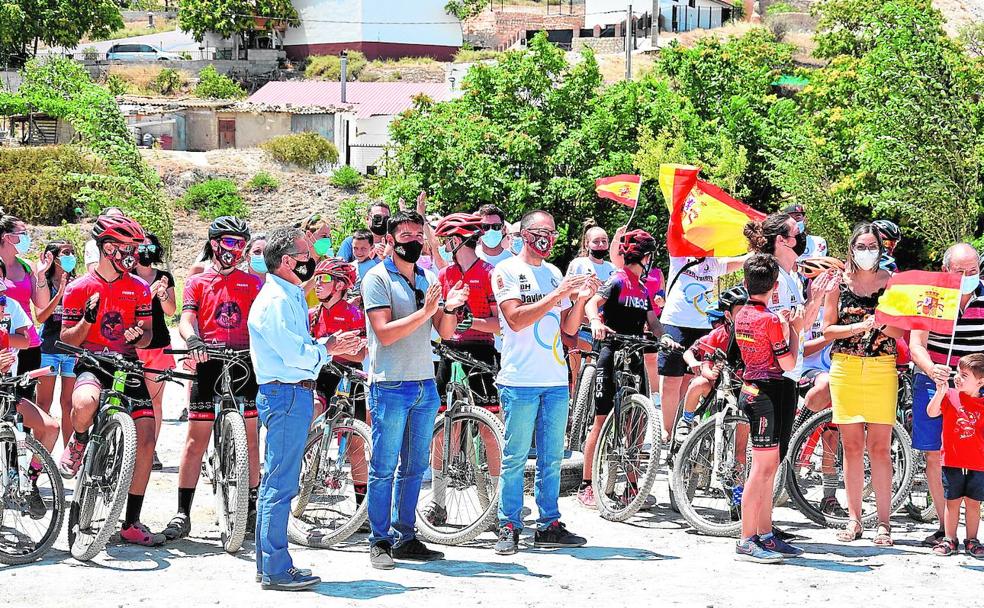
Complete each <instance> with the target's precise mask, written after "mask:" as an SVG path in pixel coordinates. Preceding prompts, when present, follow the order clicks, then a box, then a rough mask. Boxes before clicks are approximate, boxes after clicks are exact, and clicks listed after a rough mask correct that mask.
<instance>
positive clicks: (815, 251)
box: [782, 204, 829, 260]
mask: <svg viewBox="0 0 984 608" xmlns="http://www.w3.org/2000/svg"><path fill="white" fill-rule="evenodd" d="M782 212H783V213H785V214H788V215H789V217H791V218H793V221H794V222H796V227H797V228H798V229H799V235H798V236H797V237H796V246H795V247H794V248H793V251H795V252H796V255H798V256H799V259H800V260H805V259H807V258H818V257H823V256H826V255H829V252H828V250H827V241H826V239H823V238H821V237H819V236H813V235H812V234H809V233H808V232H809V230H808V228H807V225H806V209H804V208H803V205H798V204H797V205H790V206H788V207H786V208H785V209H783V210H782Z"/></svg>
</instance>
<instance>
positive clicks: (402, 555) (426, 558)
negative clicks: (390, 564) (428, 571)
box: [393, 538, 444, 562]
mask: <svg viewBox="0 0 984 608" xmlns="http://www.w3.org/2000/svg"><path fill="white" fill-rule="evenodd" d="M393 559H409V560H413V561H415V562H433V561H436V560H439V559H444V554H443V553H441V552H440V551H434V550H433V549H428V548H427V547H426V546H425V545H424V543H422V542H420V541H419V540H418V539H416V538H412V539H410V540H408V541H407V542H405V543H403V544H401V545H399V546H397V547H393Z"/></svg>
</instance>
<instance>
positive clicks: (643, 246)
mask: <svg viewBox="0 0 984 608" xmlns="http://www.w3.org/2000/svg"><path fill="white" fill-rule="evenodd" d="M654 251H656V239H654V238H653V236H652V235H651V234H649V233H648V232H646V231H645V230H641V229H638V228H637V229H636V230H630V231H629V232H626V233H625V234H623V235H622V242H621V243H619V245H618V252H619V253H621V254H622V257H623V258H625V261H626V262H627V263H629V264H634V263H636V262H640V261H642V258H644V257H646V256H647V255H649V254H651V253H653V252H654Z"/></svg>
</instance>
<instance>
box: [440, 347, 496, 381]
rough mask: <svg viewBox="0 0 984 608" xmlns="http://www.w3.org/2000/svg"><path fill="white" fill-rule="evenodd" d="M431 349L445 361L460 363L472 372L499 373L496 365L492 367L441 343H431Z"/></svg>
mask: <svg viewBox="0 0 984 608" xmlns="http://www.w3.org/2000/svg"><path fill="white" fill-rule="evenodd" d="M431 347H432V348H433V349H434V353H435V354H436V355H437V356H438V357H441V358H443V359H449V360H451V361H453V362H456V363H460V364H461V365H464V366H467V367H470V368H472V370H477V371H478V372H480V373H484V374H495V373H497V370H496V369H495V366H494V365H490V364H488V363H486V362H484V361H479V360H478V359H476V358H475V357H473V356H471V355H470V354H468V353H466V352H463V351H460V350H456V349H453V348H451V347H449V346H447V345H445V344H443V343H441V342H431Z"/></svg>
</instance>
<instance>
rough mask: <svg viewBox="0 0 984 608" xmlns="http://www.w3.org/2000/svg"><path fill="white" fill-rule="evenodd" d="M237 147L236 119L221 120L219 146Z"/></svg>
mask: <svg viewBox="0 0 984 608" xmlns="http://www.w3.org/2000/svg"><path fill="white" fill-rule="evenodd" d="M235 147H236V119H234V118H233V119H231V120H222V119H220V120H219V148H235Z"/></svg>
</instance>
